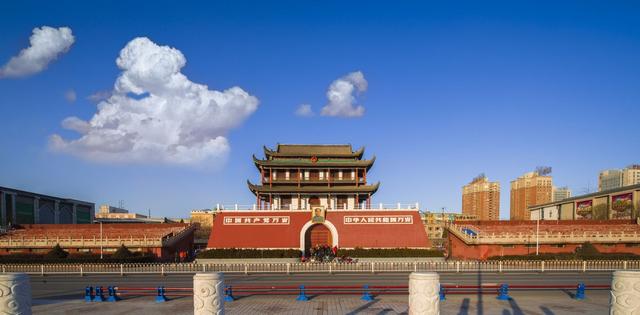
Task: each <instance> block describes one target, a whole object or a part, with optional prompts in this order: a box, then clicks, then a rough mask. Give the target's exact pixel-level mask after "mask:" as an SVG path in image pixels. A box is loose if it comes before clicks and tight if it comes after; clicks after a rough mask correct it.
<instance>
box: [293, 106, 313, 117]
mask: <svg viewBox="0 0 640 315" xmlns="http://www.w3.org/2000/svg"><path fill="white" fill-rule="evenodd" d="M296 115H297V116H300V117H311V116H313V115H314V113H313V109H311V105H310V104H301V105H300V106H298V109H296Z"/></svg>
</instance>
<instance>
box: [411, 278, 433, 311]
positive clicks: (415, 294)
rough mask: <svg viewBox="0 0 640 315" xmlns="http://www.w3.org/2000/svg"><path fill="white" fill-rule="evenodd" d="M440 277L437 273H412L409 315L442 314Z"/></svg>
mask: <svg viewBox="0 0 640 315" xmlns="http://www.w3.org/2000/svg"><path fill="white" fill-rule="evenodd" d="M439 291H440V276H439V275H438V274H437V273H435V272H412V273H411V275H410V276H409V314H410V315H439V314H440V297H439Z"/></svg>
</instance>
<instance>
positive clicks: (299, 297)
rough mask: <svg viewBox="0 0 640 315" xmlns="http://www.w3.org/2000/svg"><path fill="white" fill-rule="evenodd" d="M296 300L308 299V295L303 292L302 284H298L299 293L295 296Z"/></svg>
mask: <svg viewBox="0 0 640 315" xmlns="http://www.w3.org/2000/svg"><path fill="white" fill-rule="evenodd" d="M296 301H309V297H308V296H307V294H306V293H305V291H304V286H303V285H301V286H300V294H299V295H298V297H297V298H296Z"/></svg>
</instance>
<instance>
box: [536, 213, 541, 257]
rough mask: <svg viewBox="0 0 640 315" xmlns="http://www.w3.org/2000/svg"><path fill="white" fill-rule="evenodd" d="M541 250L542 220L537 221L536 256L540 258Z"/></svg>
mask: <svg viewBox="0 0 640 315" xmlns="http://www.w3.org/2000/svg"><path fill="white" fill-rule="evenodd" d="M539 248H540V218H538V219H537V220H536V256H538V252H539Z"/></svg>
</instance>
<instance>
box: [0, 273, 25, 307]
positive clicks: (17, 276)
mask: <svg viewBox="0 0 640 315" xmlns="http://www.w3.org/2000/svg"><path fill="white" fill-rule="evenodd" d="M0 313H2V314H7V315H18V314H20V315H31V283H30V282H29V276H28V275H27V274H26V273H5V274H0Z"/></svg>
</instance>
